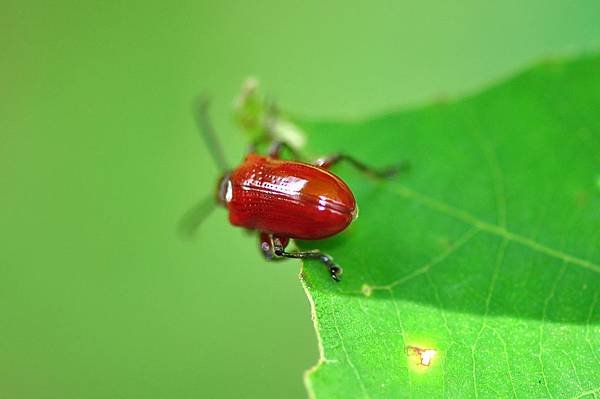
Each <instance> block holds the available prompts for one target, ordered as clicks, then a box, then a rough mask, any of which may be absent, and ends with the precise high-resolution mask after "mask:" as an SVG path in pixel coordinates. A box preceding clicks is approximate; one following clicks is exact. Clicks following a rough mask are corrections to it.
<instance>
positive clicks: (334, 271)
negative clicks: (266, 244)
mask: <svg viewBox="0 0 600 399" xmlns="http://www.w3.org/2000/svg"><path fill="white" fill-rule="evenodd" d="M286 240H287V239H286ZM285 244H287V242H286V243H285ZM273 247H274V251H273V252H274V254H275V256H280V257H283V258H294V259H318V260H320V261H321V262H322V263H323V264H324V265H325V266H326V267H327V269H328V270H329V274H330V275H331V278H332V279H334V280H335V281H338V282H339V281H340V276H341V275H342V272H343V270H342V268H341V267H339V266H338V265H336V264H335V263H333V258H332V257H331V256H329V255H327V254H324V253H323V252H321V251H319V250H318V249H313V250H312V251H300V252H286V251H285V245H283V243H282V242H281V241H280V239H279V237H275V236H274V237H273Z"/></svg>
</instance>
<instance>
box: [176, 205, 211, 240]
mask: <svg viewBox="0 0 600 399" xmlns="http://www.w3.org/2000/svg"><path fill="white" fill-rule="evenodd" d="M216 206H217V203H216V202H215V200H214V199H213V198H212V197H206V198H204V199H203V200H201V201H199V202H198V203H197V204H196V205H194V206H193V207H192V208H190V209H189V210H188V211H187V212H186V213H185V214H184V215H183V216H182V217H181V219H180V220H179V223H178V224H177V232H178V233H179V235H180V236H181V237H182V238H187V239H191V238H193V237H194V236H195V235H196V232H197V231H198V227H200V225H201V224H202V222H204V220H205V219H206V218H207V217H208V215H210V214H211V213H212V211H213V210H214V209H215V207H216Z"/></svg>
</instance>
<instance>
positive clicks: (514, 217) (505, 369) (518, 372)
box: [300, 57, 600, 399]
mask: <svg viewBox="0 0 600 399" xmlns="http://www.w3.org/2000/svg"><path fill="white" fill-rule="evenodd" d="M301 126H302V127H303V128H304V129H305V130H306V131H307V132H310V140H309V145H310V150H311V152H313V153H315V154H316V153H333V152H337V151H342V152H345V153H348V154H353V155H355V156H356V157H358V158H359V159H361V160H365V161H369V162H370V163H371V164H374V165H377V166H383V165H386V164H390V163H395V162H397V161H399V160H403V159H406V160H408V161H409V162H410V163H411V166H412V168H411V170H410V172H408V173H406V174H404V175H402V176H397V177H395V178H394V179H393V180H389V181H374V180H373V179H369V178H366V177H365V176H363V175H361V174H360V173H359V172H358V171H356V170H354V169H352V168H351V167H350V166H348V165H339V166H336V167H335V168H334V171H335V172H336V173H337V174H339V175H340V176H342V177H343V178H344V179H345V180H346V181H347V182H348V184H349V185H350V186H351V188H352V189H353V191H354V193H355V196H356V198H357V202H358V204H359V206H360V217H359V218H358V220H357V221H356V222H355V223H354V224H353V225H352V226H351V227H350V228H349V229H348V230H347V231H346V232H344V233H343V234H340V235H338V236H337V237H334V238H332V239H330V240H327V241H323V242H318V243H314V242H306V241H305V242H301V243H300V246H301V247H302V248H306V249H309V248H314V247H319V248H320V249H321V250H323V251H325V252H327V253H329V254H331V255H333V256H334V257H335V260H336V262H337V263H339V264H340V265H342V266H343V267H344V275H343V281H342V282H341V283H339V284H336V283H335V282H333V281H332V280H331V279H330V278H329V277H328V274H327V272H326V270H325V268H324V267H323V266H322V265H320V264H319V263H318V262H312V261H311V262H307V263H306V264H305V267H304V270H303V280H304V284H305V288H306V292H307V295H308V297H309V300H310V302H311V304H312V306H313V319H314V323H315V327H316V330H317V333H318V339H319V348H320V352H321V358H320V360H319V362H318V364H317V365H316V366H315V367H314V368H313V369H311V370H309V371H308V372H307V373H306V376H305V382H306V386H307V389H308V392H309V395H310V397H315V398H319V399H321V398H354V397H357V398H388V397H389V398H403V397H427V398H429V397H451V398H468V397H480V398H490V397H502V398H508V397H535V398H546V397H548V398H550V397H554V398H568V397H590V398H591V397H596V396H597V395H598V394H600V306H598V305H599V302H600V58H598V57H590V58H583V59H579V60H574V61H552V62H547V63H544V64H542V65H539V66H537V67H534V68H532V69H530V70H527V71H525V72H524V73H522V74H519V75H518V76H516V77H513V78H511V79H509V80H507V81H504V82H501V83H499V84H497V85H495V86H493V87H492V88H490V89H487V90H485V91H484V92H481V93H479V94H475V95H472V96H468V97H465V98H462V99H459V100H455V101H454V100H452V101H445V102H439V103H436V104H433V105H429V106H425V107H422V108H418V109H413V110H408V111H404V112H398V113H389V114H385V115H382V116H379V117H374V118H370V119H367V120H362V121H352V122H348V121H346V122H323V121H319V122H315V121H305V122H304V123H302V124H301ZM415 348H420V349H423V350H424V349H433V350H435V356H434V357H433V358H432V360H431V362H430V364H429V365H428V366H426V365H422V364H421V361H422V360H423V362H424V363H427V359H421V355H420V354H419V353H418V349H415Z"/></svg>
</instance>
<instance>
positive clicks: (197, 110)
mask: <svg viewBox="0 0 600 399" xmlns="http://www.w3.org/2000/svg"><path fill="white" fill-rule="evenodd" d="M209 103H210V101H209V99H208V98H207V97H206V96H201V97H198V98H197V99H196V101H195V103H194V116H195V118H196V124H197V125H198V129H199V130H200V133H201V134H202V137H204V141H205V142H206V146H207V147H208V150H209V152H210V154H211V155H212V157H213V159H214V161H215V163H216V164H217V166H218V167H219V168H220V169H221V171H223V172H224V171H227V170H229V167H228V166H227V161H226V160H225V153H224V152H223V148H222V147H221V144H220V143H219V140H218V138H217V135H216V134H215V130H214V128H213V125H212V123H211V122H210V117H209V116H208V106H209Z"/></svg>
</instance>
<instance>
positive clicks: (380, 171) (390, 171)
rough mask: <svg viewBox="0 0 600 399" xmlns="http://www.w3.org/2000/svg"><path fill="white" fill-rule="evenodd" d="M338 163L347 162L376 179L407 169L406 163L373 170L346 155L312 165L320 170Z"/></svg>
mask: <svg viewBox="0 0 600 399" xmlns="http://www.w3.org/2000/svg"><path fill="white" fill-rule="evenodd" d="M340 161H347V162H349V163H350V164H351V165H352V166H354V167H355V168H356V169H358V170H360V171H361V172H363V173H366V174H367V175H370V176H373V177H376V178H386V177H392V176H394V175H395V174H396V173H398V172H402V171H405V170H408V168H409V164H408V162H400V163H399V164H397V165H393V166H389V167H387V168H383V169H375V168H373V167H371V166H369V165H366V164H364V163H363V162H361V161H359V160H358V159H356V158H354V157H351V156H349V155H346V154H335V155H330V156H327V157H323V158H320V159H318V160H317V161H316V162H315V163H314V164H315V165H316V166H320V167H321V168H324V169H329V168H330V167H332V166H333V165H335V164H337V163H338V162H340Z"/></svg>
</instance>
